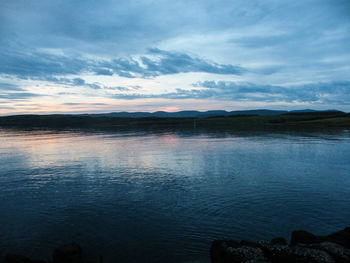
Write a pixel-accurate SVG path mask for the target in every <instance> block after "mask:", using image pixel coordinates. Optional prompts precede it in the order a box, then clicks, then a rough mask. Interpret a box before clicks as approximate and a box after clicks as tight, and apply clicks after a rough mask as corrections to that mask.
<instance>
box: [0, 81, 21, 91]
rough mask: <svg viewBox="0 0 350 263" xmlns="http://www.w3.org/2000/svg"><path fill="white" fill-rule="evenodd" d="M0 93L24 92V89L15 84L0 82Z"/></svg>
mask: <svg viewBox="0 0 350 263" xmlns="http://www.w3.org/2000/svg"><path fill="white" fill-rule="evenodd" d="M0 91H1V92H3V91H24V89H23V88H20V87H18V86H17V85H15V84H12V83H7V82H2V81H0Z"/></svg>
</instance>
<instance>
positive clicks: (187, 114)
mask: <svg viewBox="0 0 350 263" xmlns="http://www.w3.org/2000/svg"><path fill="white" fill-rule="evenodd" d="M284 113H288V111H280V110H265V109H258V110H245V111H225V110H211V111H204V112H202V111H177V112H166V111H156V112H152V113H151V112H111V113H99V114H82V115H81V116H90V117H118V118H150V117H158V118H207V117H215V116H234V115H256V116H274V115H280V114H284Z"/></svg>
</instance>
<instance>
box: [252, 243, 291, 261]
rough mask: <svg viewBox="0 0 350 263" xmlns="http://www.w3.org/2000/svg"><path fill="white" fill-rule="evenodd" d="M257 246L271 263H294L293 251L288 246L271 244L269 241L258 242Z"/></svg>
mask: <svg viewBox="0 0 350 263" xmlns="http://www.w3.org/2000/svg"><path fill="white" fill-rule="evenodd" d="M259 245H260V247H261V249H262V251H263V253H264V255H265V257H266V258H267V259H269V260H270V261H271V262H274V263H275V262H283V263H292V262H293V263H294V261H293V260H294V258H293V256H292V255H293V251H292V249H291V248H290V247H289V246H287V245H280V244H272V243H271V242H270V241H260V242H259Z"/></svg>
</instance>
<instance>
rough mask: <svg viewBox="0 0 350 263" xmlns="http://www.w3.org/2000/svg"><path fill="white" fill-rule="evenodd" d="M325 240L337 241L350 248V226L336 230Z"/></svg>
mask: <svg viewBox="0 0 350 263" xmlns="http://www.w3.org/2000/svg"><path fill="white" fill-rule="evenodd" d="M324 240H325V241H329V242H333V243H337V244H339V245H341V246H343V247H345V248H347V249H350V228H349V227H347V228H345V229H343V230H340V231H338V232H335V233H333V234H330V235H328V236H327V237H325V238H324Z"/></svg>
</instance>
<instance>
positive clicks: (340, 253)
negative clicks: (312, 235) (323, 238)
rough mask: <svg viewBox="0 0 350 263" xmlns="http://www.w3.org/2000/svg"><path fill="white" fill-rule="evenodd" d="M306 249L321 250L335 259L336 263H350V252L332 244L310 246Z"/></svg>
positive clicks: (323, 243) (324, 243)
mask: <svg viewBox="0 0 350 263" xmlns="http://www.w3.org/2000/svg"><path fill="white" fill-rule="evenodd" d="M306 247H309V248H314V249H320V250H323V251H325V252H327V253H328V254H329V255H331V256H332V257H333V259H334V260H335V262H336V263H349V262H350V250H349V249H346V248H344V247H342V246H341V245H338V244H336V243H332V242H322V243H320V244H310V245H306Z"/></svg>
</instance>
